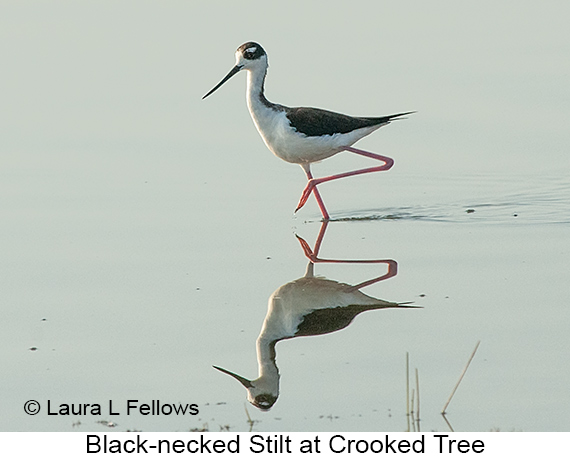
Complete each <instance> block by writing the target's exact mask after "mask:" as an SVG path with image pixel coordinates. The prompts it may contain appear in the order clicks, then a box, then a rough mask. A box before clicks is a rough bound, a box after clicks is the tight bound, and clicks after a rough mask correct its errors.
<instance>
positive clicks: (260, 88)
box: [202, 41, 414, 220]
mask: <svg viewBox="0 0 570 457" xmlns="http://www.w3.org/2000/svg"><path fill="white" fill-rule="evenodd" d="M235 56H236V64H235V66H234V67H233V68H232V69H231V70H230V72H229V73H228V74H227V75H226V76H225V78H224V79H222V80H221V81H220V82H219V83H218V85H216V86H215V87H214V88H213V89H212V90H211V91H210V92H208V93H207V94H206V95H204V97H202V98H203V99H204V98H206V97H208V96H209V95H211V94H212V93H213V92H215V91H216V90H217V89H218V88H219V87H220V86H221V85H222V84H224V83H225V82H226V81H227V80H228V79H230V78H231V77H232V76H234V75H235V74H237V73H238V72H240V71H241V70H246V71H247V72H248V77H247V107H248V109H249V112H250V114H251V117H252V118H253V122H254V123H255V126H256V127H257V130H258V131H259V134H260V135H261V137H262V138H263V141H264V142H265V144H266V145H267V147H268V148H269V150H270V151H271V152H273V154H275V155H276V156H277V157H279V158H280V159H283V160H285V161H286V162H290V163H297V164H299V165H301V167H303V170H305V173H306V175H307V179H308V180H309V181H308V183H307V186H306V187H305V189H304V190H303V194H302V195H301V199H300V200H299V204H298V205H297V209H296V210H295V212H297V211H298V210H299V209H300V208H302V207H303V205H304V204H305V203H306V202H307V199H308V198H309V196H310V195H311V193H314V194H315V198H316V200H317V204H318V205H319V208H320V210H321V213H322V215H323V219H324V220H329V219H330V218H329V213H328V212H327V209H326V208H325V204H324V202H323V199H322V198H321V196H320V194H319V191H318V189H317V185H318V184H321V183H323V182H327V181H332V180H334V179H339V178H345V177H347V176H354V175H360V174H364V173H372V172H375V171H385V170H388V169H390V168H391V167H392V165H394V160H393V159H391V158H390V157H385V156H382V155H380V154H375V153H372V152H367V151H363V150H361V149H356V148H353V147H352V145H353V144H354V143H356V142H357V141H358V140H360V139H361V138H363V137H365V136H366V135H369V134H371V133H372V132H374V131H375V130H377V129H379V128H380V127H382V126H383V125H387V124H389V123H390V122H391V121H392V120H394V119H396V118H400V117H402V116H405V115H407V114H411V113H413V112H414V111H409V112H406V113H399V114H392V115H389V116H382V117H352V116H347V115H345V114H340V113H334V112H332V111H326V110H322V109H318V108H289V107H287V106H283V105H278V104H276V103H271V102H270V101H269V100H267V98H265V94H264V83H265V76H266V74H267V67H268V64H267V54H266V53H265V51H264V50H263V48H262V47H261V46H260V45H259V44H257V43H254V42H252V41H250V42H247V43H245V44H242V45H241V46H240V47H239V48H238V49H237V51H236V53H235ZM341 151H349V152H353V153H355V154H359V155H362V156H365V157H370V158H372V159H376V160H380V161H381V162H383V165H379V166H376V167H370V168H363V169H360V170H354V171H349V172H346V173H340V174H336V175H331V176H325V177H323V178H313V175H312V173H311V163H314V162H318V161H320V160H323V159H326V158H328V157H331V156H333V155H335V154H338V153H339V152H341Z"/></svg>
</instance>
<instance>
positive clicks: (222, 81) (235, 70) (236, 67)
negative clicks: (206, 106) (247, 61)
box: [202, 65, 242, 100]
mask: <svg viewBox="0 0 570 457" xmlns="http://www.w3.org/2000/svg"><path fill="white" fill-rule="evenodd" d="M241 69H242V66H241V65H236V66H235V67H234V68H232V69H231V70H230V72H229V73H228V74H227V75H226V77H225V78H224V79H222V80H221V81H220V82H219V83H218V85H217V86H216V87H214V88H213V89H212V90H211V91H210V92H208V93H207V94H206V95H204V96H203V97H202V100H204V99H205V98H206V97H207V96H209V95H212V94H213V93H214V92H216V91H217V90H218V89H219V88H220V86H221V85H222V84H224V83H225V82H226V81H227V80H228V79H230V78H231V77H232V76H233V75H235V74H236V73H237V72H238V71H240V70H241Z"/></svg>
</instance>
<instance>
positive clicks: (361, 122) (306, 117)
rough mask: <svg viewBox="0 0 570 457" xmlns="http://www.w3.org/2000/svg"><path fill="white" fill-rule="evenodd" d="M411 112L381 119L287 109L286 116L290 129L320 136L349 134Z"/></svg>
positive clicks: (312, 109)
mask: <svg viewBox="0 0 570 457" xmlns="http://www.w3.org/2000/svg"><path fill="white" fill-rule="evenodd" d="M413 112H414V111H409V112H407V113H399V114H392V115H390V116H383V117H352V116H347V115H345V114H340V113H335V112H332V111H326V110H323V109H319V108H288V109H287V111H286V115H287V119H289V122H291V127H293V128H294V129H295V130H296V131H297V132H299V133H304V134H305V135H307V136H322V135H334V134H335V133H349V132H352V131H353V130H357V129H361V128H364V127H372V126H374V125H382V124H388V123H389V122H390V121H391V120H392V119H395V118H397V117H400V116H405V115H406V114H411V113H413Z"/></svg>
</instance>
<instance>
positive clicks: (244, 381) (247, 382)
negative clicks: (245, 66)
mask: <svg viewBox="0 0 570 457" xmlns="http://www.w3.org/2000/svg"><path fill="white" fill-rule="evenodd" d="M218 86H219V84H218ZM213 367H214V368H215V369H216V370H219V371H221V372H222V373H225V374H228V375H230V376H231V377H232V378H234V379H237V380H238V381H239V382H241V383H242V385H243V386H244V387H245V388H246V389H249V388H250V387H253V384H252V383H251V381H250V380H249V379H246V378H244V377H243V376H240V375H239V374H235V373H232V372H231V371H229V370H226V369H225V368H220V367H217V366H215V365H213Z"/></svg>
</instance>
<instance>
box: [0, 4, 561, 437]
mask: <svg viewBox="0 0 570 457" xmlns="http://www.w3.org/2000/svg"><path fill="white" fill-rule="evenodd" d="M33 5H34V8H31V9H27V8H25V7H24V6H23V4H21V3H19V2H13V3H11V2H6V3H5V6H4V7H3V8H4V9H5V14H2V15H1V17H2V19H1V20H2V24H1V27H0V30H1V31H2V32H0V33H1V34H2V37H1V38H2V39H1V40H0V42H2V43H4V45H3V46H4V51H5V60H6V65H5V70H4V71H3V72H2V75H1V76H0V78H1V80H2V83H3V87H4V88H5V91H4V93H3V95H2V106H3V108H2V123H1V127H0V128H1V131H0V134H1V137H2V141H1V143H0V148H1V150H0V153H1V159H0V160H1V164H0V167H1V168H0V199H1V201H0V211H1V214H2V220H3V224H2V226H1V227H0V252H2V262H0V268H1V274H0V278H2V279H1V280H0V306H1V308H2V311H3V319H2V320H1V323H0V343H1V344H0V347H1V349H0V360H1V363H2V374H1V378H0V379H1V385H2V389H1V391H2V394H0V405H1V408H0V411H1V412H0V430H3V431H9V430H37V431H44V430H45V431H50V430H61V431H67V430H81V431H87V430H100V431H103V430H109V429H107V428H105V427H104V426H103V425H101V424H97V423H96V421H98V420H113V421H115V422H117V423H118V424H119V425H118V427H117V428H115V430H127V429H133V428H136V429H142V430H146V431H153V430H157V431H159V430H188V429H190V428H197V427H202V426H203V424H205V423H207V424H208V427H209V429H210V430H213V431H217V430H219V429H220V427H221V426H225V425H229V426H231V427H232V430H247V429H249V427H248V425H247V423H246V420H247V416H246V413H245V411H244V404H245V403H246V399H245V389H243V388H242V387H241V386H240V385H239V384H238V383H237V382H235V381H234V380H232V379H230V378H229V377H227V376H225V375H223V374H221V373H219V372H217V371H215V370H214V369H212V368H211V366H212V365H220V366H223V367H225V368H227V369H230V370H234V371H236V372H239V373H240V374H241V375H243V376H247V377H255V375H256V373H257V363H256V358H255V339H256V337H257V335H258V333H259V330H260V327H261V324H262V322H263V319H264V316H265V314H266V311H267V300H268V298H269V296H270V295H271V293H272V292H273V291H274V290H275V289H277V288H278V287H279V286H281V285H283V284H285V283H288V282H290V281H293V280H295V279H296V278H299V277H301V276H302V275H303V274H304V272H305V267H306V263H307V261H306V258H305V257H304V256H303V252H302V250H301V248H300V246H299V243H298V241H297V240H296V238H295V236H294V235H295V234H298V235H300V236H302V237H303V238H305V239H306V240H307V241H308V242H309V243H310V244H312V243H313V242H314V240H315V237H316V235H317V232H318V230H319V226H320V224H319V222H318V220H319V213H318V209H317V207H316V205H315V203H314V201H313V200H312V199H311V200H310V201H309V203H308V204H307V206H306V207H305V208H303V209H302V210H301V211H300V212H299V213H298V214H297V215H293V209H294V208H295V205H296V203H297V201H298V198H299V196H300V193H301V190H302V188H303V186H304V184H305V182H304V181H305V178H304V175H303V173H302V171H301V169H300V168H299V167H296V166H292V165H289V164H286V163H284V162H281V161H279V160H278V159H276V158H275V157H273V156H272V155H271V154H270V153H269V152H268V151H267V150H266V149H265V146H264V145H263V143H262V142H261V140H260V138H259V137H258V135H257V133H256V132H255V129H254V127H253V125H252V123H251V119H250V118H249V115H248V113H247V110H246V107H245V102H244V90H245V89H244V86H245V82H244V78H240V77H239V76H238V77H236V78H234V79H235V81H234V80H232V81H231V83H228V84H227V85H226V86H224V87H223V89H220V91H219V92H217V93H216V94H215V96H212V97H210V98H208V99H207V100H205V101H201V100H200V97H201V96H202V95H203V94H204V93H206V91H207V90H209V89H210V88H211V87H212V86H213V85H214V84H215V83H216V82H217V81H219V79H220V78H221V77H222V76H223V75H224V74H225V73H226V72H227V70H229V68H230V67H231V65H233V52H234V50H235V48H236V47H237V46H239V45H240V44H241V43H242V42H244V41H246V40H251V39H254V40H257V41H259V42H260V43H262V44H263V46H264V47H265V49H266V50H267V52H268V54H269V62H270V65H271V68H270V71H269V77H268V82H267V95H268V98H269V99H271V100H273V101H276V102H280V103H284V104H289V105H299V104H307V105H312V106H319V107H325V108H329V109H334V110H338V111H342V112H346V113H349V114H355V115H357V114H362V115H367V114H388V113H392V112H399V111H402V110H408V109H417V110H418V111H419V112H418V113H417V114H415V115H413V116H410V118H409V119H407V120H405V121H401V122H397V123H396V122H395V123H393V124H392V125H390V126H388V127H386V128H383V129H381V130H380V131H378V132H376V133H375V134H373V135H372V136H370V137H369V138H367V139H365V140H363V141H362V142H360V143H359V146H360V147H362V148H363V149H369V150H371V151H377V152H379V153H382V154H386V155H389V156H392V157H394V158H395V160H396V165H395V167H394V168H393V169H392V170H390V171H389V172H387V173H378V174H375V175H370V176H361V177H355V178H350V179H347V180H344V181H338V182H335V183H327V184H324V185H323V186H322V194H323V197H324V199H325V201H326V203H327V206H328V209H329V211H330V212H331V215H332V217H333V218H335V219H338V220H337V221H335V222H332V223H331V224H330V225H329V227H328V230H327V234H326V238H325V240H324V243H323V247H322V251H321V254H322V255H323V256H324V257H333V258H353V259H381V258H387V259H394V260H396V261H397V262H398V266H399V273H398V275H397V276H396V277H394V278H391V279H389V280H386V281H383V282H381V283H378V284H375V285H373V286H371V287H369V288H366V289H364V290H363V291H364V292H366V293H367V294H369V295H372V296H374V297H378V298H382V299H385V300H391V301H397V302H407V301H414V302H415V304H417V305H421V306H423V308H422V309H416V310H413V309H407V310H377V311H370V312H367V313H364V314H362V315H360V316H358V317H357V318H356V319H355V321H354V322H353V323H352V324H351V325H350V326H349V327H348V328H346V329H344V330H341V331H339V332H336V333H332V334H329V335H323V336H318V337H307V338H297V339H293V340H289V341H283V342H280V343H278V345H277V362H278V365H279V368H280V371H281V374H282V378H281V395H280V397H279V400H278V401H277V403H276V404H275V406H274V407H273V409H272V410H271V411H270V412H266V413H262V412H260V411H258V410H256V409H255V408H253V407H251V406H249V404H248V406H247V408H248V412H249V414H250V416H251V418H252V419H254V420H256V421H260V422H257V423H256V424H255V430H260V431H273V430H275V431H287V430H298V431H325V430H356V431H372V430H387V431H390V430H396V431H400V430H405V429H406V416H405V355H406V352H408V353H409V354H410V365H411V368H412V369H414V368H418V370H419V375H420V391H421V392H420V393H421V416H422V429H423V430H447V426H446V425H445V423H444V422H443V420H442V419H441V417H440V416H439V414H438V413H439V411H440V410H441V408H442V407H443V404H444V403H445V401H446V400H447V397H448V396H449V393H450V392H451V389H452V388H453V386H454V385H455V383H456V381H457V378H458V377H459V374H460V372H461V370H462V369H463V366H464V365H465V363H466V361H467V358H468V357H469V355H470V353H471V351H472V350H473V348H474V346H475V344H476V343H477V341H479V340H480V341H481V346H480V348H479V350H478V352H477V354H476V356H475V358H474V360H473V362H472V364H471V366H470V368H469V371H468V372H467V375H466V377H465V379H464V381H463V383H462V384H461V386H460V387H459V390H458V391H457V394H456V396H455V398H454V399H453V401H452V403H451V404H450V406H449V408H448V418H449V419H450V421H451V422H452V424H453V426H454V428H455V429H456V430H462V431H463V430H464V431H479V430H482V431H486V430H490V429H492V428H494V427H498V428H500V429H501V430H525V431H568V429H569V421H568V417H567V410H568V407H569V406H570V405H569V397H568V387H567V379H568V376H569V374H570V373H569V370H568V363H567V361H568V355H569V354H568V347H570V338H569V336H568V323H569V317H570V311H569V309H570V308H569V306H568V297H569V293H570V281H569V279H570V278H569V271H570V260H569V258H570V257H569V256H570V216H569V209H570V155H569V154H568V146H569V144H570V141H569V140H570V134H569V131H568V128H567V119H568V101H569V100H570V96H569V95H570V93H569V89H568V84H567V81H568V74H569V72H570V63H569V62H568V59H567V55H568V51H569V49H570V39H569V33H568V31H567V27H566V24H565V18H567V17H568V13H570V11H569V7H568V5H567V3H566V2H551V3H549V5H548V6H545V5H537V6H534V3H532V2H505V3H503V4H501V8H502V9H501V8H499V7H497V5H496V3H491V2H488V3H486V2H483V3H479V4H478V6H477V8H476V9H473V10H471V9H469V8H468V7H465V6H459V5H457V4H456V3H455V2H445V1H440V2H435V3H433V2H432V3H430V5H429V8H427V7H426V6H427V5H423V4H421V3H418V4H416V5H415V8H413V9H412V10H410V7H409V6H406V5H399V4H393V3H388V2H387V3H378V2H360V3H359V2H357V3H354V2H353V3H351V5H350V7H349V6H346V5H344V4H339V5H338V7H337V8H333V9H330V10H329V11H328V12H327V13H326V14H323V13H322V12H321V11H319V10H318V9H317V8H316V7H315V8H313V7H311V6H309V7H306V8H305V9H303V11H304V13H305V14H306V16H302V17H298V16H297V14H298V10H297V9H295V8H294V6H295V4H294V3H291V4H288V7H287V8H283V9H282V10H279V11H278V10H271V9H268V8H269V7H268V6H267V4H266V3H263V8H261V5H262V3H261V2H250V3H249V4H248V5H247V6H245V5H241V4H234V3H229V4H228V5H225V6H224V8H225V13H224V14H223V15H221V14H219V5H217V6H216V5H214V4H208V3H204V4H200V2H193V3H192V6H190V5H188V4H187V2H180V3H176V2H172V3H169V4H168V6H166V5H153V4H151V3H146V2H137V3H136V4H135V3H133V4H132V5H131V8H130V9H127V8H125V9H119V8H117V7H116V6H114V5H115V4H114V3H112V2H109V3H105V2H97V3H82V4H81V5H79V4H74V3H66V2H59V3H55V4H52V5H50V7H49V8H48V7H47V6H45V7H44V6H41V5H42V3H41V2H36V3H33ZM364 12H366V14H363V13H364ZM309 26H310V27H309ZM292 28H297V29H298V30H303V31H302V32H299V33H297V34H295V35H293V36H292V35H290V34H289V33H288V32H289V31H290V30H291V29H292ZM367 164H368V162H367V161H366V160H365V159H362V158H357V157H350V155H348V154H343V155H340V156H338V157H335V158H333V159H330V160H327V161H325V162H324V163H323V164H320V165H317V166H316V167H315V170H314V171H315V175H317V176H323V175H326V174H330V173H335V172H338V171H344V170H348V169H352V168H357V167H360V166H366V165H367ZM468 210H474V212H468ZM383 271H384V270H383V269H382V267H381V266H373V265H320V264H319V265H317V266H316V272H317V273H318V274H322V275H325V276H326V277H328V278H331V279H336V280H339V281H342V282H346V283H349V284H356V283H359V282H361V281H364V280H366V279H369V278H371V277H374V276H378V275H379V274H381V273H382V272H383ZM424 295H425V296H424ZM44 319H45V320H44ZM32 347H35V348H37V350H35V351H31V350H30V348H32ZM30 399H35V400H38V401H39V402H40V404H41V405H42V411H41V412H40V413H39V414H38V415H37V416H28V415H26V414H24V412H23V405H24V403H25V402H26V401H27V400H30ZM48 399H51V401H52V404H59V403H71V402H76V403H101V404H105V405H106V404H107V403H108V401H109V400H110V399H111V400H113V401H114V403H115V404H116V405H124V403H125V402H126V400H127V399H138V400H140V402H145V401H146V402H150V401H151V400H153V399H158V400H160V401H161V402H164V403H178V402H182V403H196V404H197V405H198V407H199V410H200V413H199V415H197V416H185V417H176V416H154V417H153V416H150V415H149V416H143V415H140V414H135V415H131V416H127V415H126V413H125V411H124V410H125V408H124V407H120V409H121V410H122V412H123V414H122V415H121V416H117V417H110V416H109V415H105V414H103V415H102V416H100V417H90V416H87V417H85V416H83V417H73V416H72V417H65V416H63V417H62V416H59V417H58V416H48V415H46V414H45V406H46V402H47V400H48ZM104 409H106V408H104ZM78 420H79V421H80V422H81V425H79V426H76V427H75V428H74V427H73V426H72V424H73V423H74V422H77V421H78Z"/></svg>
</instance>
